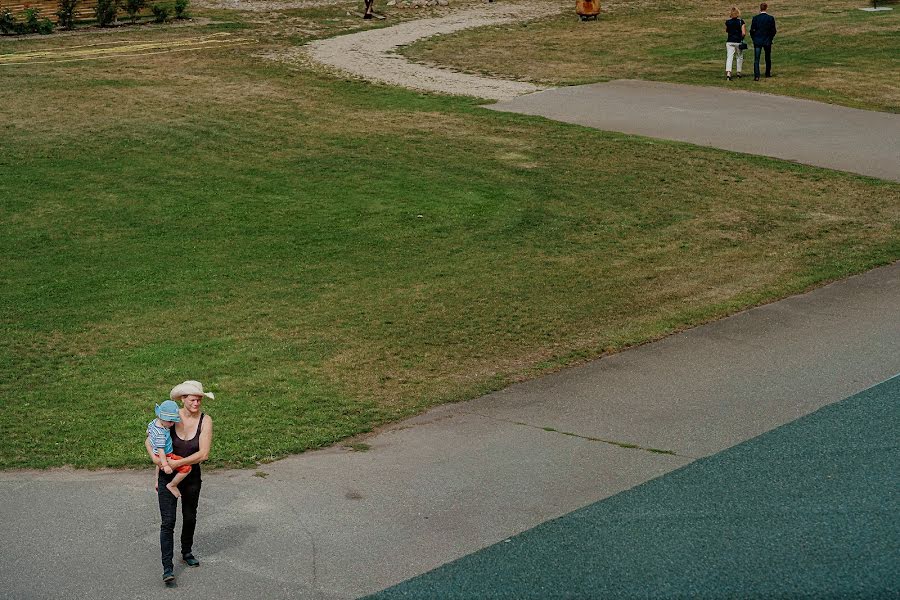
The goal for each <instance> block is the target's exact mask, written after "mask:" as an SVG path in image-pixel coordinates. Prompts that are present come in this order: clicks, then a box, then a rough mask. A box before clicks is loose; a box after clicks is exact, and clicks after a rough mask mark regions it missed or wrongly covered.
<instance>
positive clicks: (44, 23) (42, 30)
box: [38, 17, 56, 35]
mask: <svg viewBox="0 0 900 600" xmlns="http://www.w3.org/2000/svg"><path fill="white" fill-rule="evenodd" d="M55 27H56V25H54V24H53V21H51V20H50V19H48V18H47V17H44V18H43V19H41V20H40V22H38V33H39V34H41V35H50V34H51V33H53V29H54V28H55Z"/></svg>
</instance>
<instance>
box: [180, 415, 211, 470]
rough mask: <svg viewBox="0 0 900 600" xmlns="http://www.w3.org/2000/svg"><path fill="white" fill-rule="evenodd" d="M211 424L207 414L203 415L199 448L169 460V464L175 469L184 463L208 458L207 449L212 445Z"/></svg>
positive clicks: (198, 461)
mask: <svg viewBox="0 0 900 600" xmlns="http://www.w3.org/2000/svg"><path fill="white" fill-rule="evenodd" d="M212 434H213V424H212V419H211V418H210V416H209V415H204V419H203V430H202V431H201V432H200V450H198V451H197V452H194V453H193V454H191V455H190V456H185V457H184V458H182V459H180V460H170V461H169V465H170V466H171V467H172V468H173V469H176V468H178V467H181V466H184V465H196V464H199V463H202V462H203V461H204V460H206V459H207V458H209V450H210V448H211V447H212Z"/></svg>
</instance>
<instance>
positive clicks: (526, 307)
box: [0, 15, 900, 469]
mask: <svg viewBox="0 0 900 600" xmlns="http://www.w3.org/2000/svg"><path fill="white" fill-rule="evenodd" d="M226 17H227V18H230V19H231V20H232V21H231V22H213V23H211V24H209V25H196V26H189V27H181V28H159V27H144V28H134V29H127V30H123V31H111V32H85V33H79V34H77V35H69V36H59V37H57V36H54V37H52V38H29V39H23V40H9V39H0V58H2V55H9V54H10V53H24V52H31V51H37V50H41V49H49V50H53V49H57V51H58V49H61V48H71V47H74V46H77V45H85V46H86V45H88V44H104V45H107V46H108V45H110V44H111V43H112V42H116V43H119V42H125V43H123V44H122V45H123V46H127V45H128V44H137V43H141V42H146V41H154V42H159V43H163V42H166V43H172V44H175V43H179V42H183V41H185V40H186V39H188V38H196V37H197V36H201V35H208V34H211V33H216V32H233V35H234V36H236V37H237V36H240V37H241V38H244V37H249V38H252V39H254V40H257V41H256V42H254V43H253V44H249V45H242V46H234V47H223V48H218V49H215V50H207V51H196V52H173V53H163V54H152V55H146V56H131V57H118V58H115V57H105V58H102V59H98V60H82V61H78V62H60V63H53V62H49V63H48V62H30V63H26V64H24V65H0V106H3V117H2V120H0V173H2V176H0V227H2V236H0V253H2V257H3V260H2V262H0V276H2V281H3V285H2V288H0V309H2V312H0V315H2V316H0V335H2V338H3V340H4V343H3V344H2V345H0V398H2V407H3V411H2V416H0V428H2V436H3V438H4V442H5V443H4V444H3V447H2V449H0V467H2V468H7V469H8V468H24V467H39V468H40V467H50V466H57V465H65V464H71V465H75V466H79V467H99V466H148V463H147V459H146V456H145V453H144V451H143V446H142V441H143V437H144V429H145V426H146V423H147V422H148V421H149V420H150V419H151V417H152V410H153V405H154V403H156V402H159V401H161V400H163V399H165V398H166V397H167V394H168V390H169V389H170V388H171V387H172V386H173V385H174V384H176V383H178V382H180V381H182V380H184V379H189V378H191V379H199V380H201V381H203V383H204V384H206V386H207V387H208V388H209V389H211V390H213V391H215V392H216V396H217V398H216V400H214V401H208V402H207V403H206V410H208V411H209V413H210V414H211V415H213V416H214V418H215V420H216V439H215V442H214V448H213V455H212V458H211V461H210V462H211V464H213V465H248V464H253V463H255V462H257V461H267V460H272V459H275V458H277V457H280V456H284V455H286V454H288V453H294V452H300V451H303V450H305V449H308V448H313V447H318V446H322V445H327V444H331V443H333V442H335V441H338V440H341V439H342V438H345V437H347V436H351V435H354V434H357V433H360V432H366V431H369V430H371V429H372V428H373V427H374V426H376V425H378V424H380V423H384V422H387V421H390V420H394V419H397V418H400V417H402V416H405V415H409V414H412V413H415V412H417V411H421V410H422V409H424V408H426V407H428V406H431V405H434V404H437V403H441V402H448V401H454V400H461V399H465V398H470V397H473V396H475V395H478V394H481V393H483V392H485V391H487V390H491V389H496V388H498V387H501V386H503V385H505V384H507V383H508V382H510V381H514V380H518V379H522V378H527V377H533V376H536V375H538V374H540V373H544V372H548V371H551V370H554V369H558V368H560V367H561V366H564V365H568V364H573V363H576V362H579V361H583V360H586V359H589V358H591V357H596V356H599V355H601V354H603V353H604V352H609V351H615V350H618V349H621V348H623V347H625V346H628V345H631V344H636V343H640V342H644V341H647V340H650V339H655V338H658V337H660V336H663V335H666V334H667V333H670V332H672V331H676V330H678V329H681V328H684V327H687V326H690V325H693V324H696V323H700V322H703V321H706V320H709V319H713V318H716V317H719V316H722V315H725V314H728V313H730V312H733V311H735V310H738V309H741V308H744V307H747V306H751V305H754V304H757V303H760V302H765V301H769V300H772V299H775V298H778V297H781V296H784V295H786V294H790V293H793V292H797V291H800V290H803V289H806V288H808V287H810V286H814V285H817V284H820V283H822V282H824V281H828V280H831V279H835V278H839V277H843V276H846V275H848V274H851V273H856V272H859V271H862V270H865V269H868V268H870V267H872V266H874V265H878V264H884V263H886V262H889V261H892V260H896V259H897V258H898V257H900V242H898V228H900V214H898V212H900V208H898V207H900V202H898V200H900V185H897V184H892V183H886V182H881V181H877V180H873V179H868V178H864V177H857V176H851V175H847V174H841V173H833V172H828V171H826V170H822V169H815V168H810V167H804V166H799V165H796V164H791V163H785V162H780V161H775V160H768V159H761V158H754V157H749V156H742V155H737V154H732V153H727V152H721V151H715V150H708V149H702V148H696V147H692V146H689V145H686V144H676V143H666V142H658V141H651V140H646V139H635V138H629V137H626V136H622V135H615V134H607V133H601V132H596V131H592V130H588V129H584V128H580V127H574V126H566V125H562V124H555V123H550V122H547V121H544V120H542V119H535V118H529V117H521V116H515V115H508V114H498V113H494V112H491V111H485V110H483V109H480V108H478V107H477V106H476V105H475V102H474V101H469V100H465V99H452V98H443V97H438V96H429V95H420V94H416V93H412V92H408V91H403V90H395V89H389V88H385V87H379V86H370V85H367V84H363V83H359V82H353V81H344V80H340V79H335V78H333V77H331V76H326V75H323V74H319V73H316V72H314V71H312V70H310V69H309V68H307V67H305V66H303V65H302V64H295V65H290V64H284V63H282V62H277V61H272V60H269V59H268V58H266V57H267V56H271V55H274V54H277V53H278V52H280V51H282V50H283V49H284V43H285V42H284V40H283V39H282V38H281V37H278V36H272V35H270V33H269V32H268V31H267V30H266V29H265V28H264V27H263V26H261V25H258V24H254V23H253V22H251V21H249V20H248V21H246V22H243V24H240V23H238V24H237V25H235V22H236V21H235V19H238V17H236V16H234V15H232V16H230V17H229V16H227V15H225V16H222V15H219V16H218V17H217V18H220V19H221V18H226ZM280 35H281V34H280ZM309 35H314V34H309ZM751 182H752V183H751ZM760 186H762V187H765V188H766V189H768V190H770V193H769V194H767V195H766V197H765V198H758V197H757V195H755V194H752V193H750V192H751V189H758V188H759V187H760Z"/></svg>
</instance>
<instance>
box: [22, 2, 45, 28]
mask: <svg viewBox="0 0 900 600" xmlns="http://www.w3.org/2000/svg"><path fill="white" fill-rule="evenodd" d="M40 12H41V10H40V9H39V8H31V7H28V8H26V9H25V10H24V11H23V13H24V15H25V33H37V32H38V30H39V29H40V27H41V24H40V22H39V21H38V13H40Z"/></svg>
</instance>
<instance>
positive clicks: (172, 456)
mask: <svg viewBox="0 0 900 600" xmlns="http://www.w3.org/2000/svg"><path fill="white" fill-rule="evenodd" d="M166 458H168V459H169V460H181V457H180V456H178V455H177V454H172V453H171V452H169V453H168V454H166ZM175 470H176V471H178V472H179V473H190V472H191V465H181V466H180V467H175Z"/></svg>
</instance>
